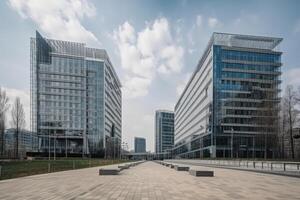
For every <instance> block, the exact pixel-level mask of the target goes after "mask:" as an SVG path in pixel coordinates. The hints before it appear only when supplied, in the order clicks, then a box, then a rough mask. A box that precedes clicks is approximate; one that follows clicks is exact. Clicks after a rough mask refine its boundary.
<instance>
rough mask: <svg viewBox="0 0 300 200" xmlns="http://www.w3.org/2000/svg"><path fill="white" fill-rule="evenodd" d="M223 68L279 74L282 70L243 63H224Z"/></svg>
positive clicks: (269, 66)
mask: <svg viewBox="0 0 300 200" xmlns="http://www.w3.org/2000/svg"><path fill="white" fill-rule="evenodd" d="M223 67H224V68H229V69H241V70H253V71H261V72H279V70H280V67H276V66H272V65H251V64H241V63H223Z"/></svg>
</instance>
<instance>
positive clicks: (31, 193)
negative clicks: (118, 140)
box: [0, 162, 300, 200]
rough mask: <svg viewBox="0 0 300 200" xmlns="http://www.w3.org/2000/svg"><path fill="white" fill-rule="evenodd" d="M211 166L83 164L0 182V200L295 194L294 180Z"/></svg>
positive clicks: (299, 184)
mask: <svg viewBox="0 0 300 200" xmlns="http://www.w3.org/2000/svg"><path fill="white" fill-rule="evenodd" d="M195 168H203V169H213V170H214V171H215V177H193V176H191V175H189V174H188V172H179V171H175V170H174V169H171V168H168V167H164V166H162V165H159V164H157V163H154V162H145V163H143V164H140V165H138V166H135V167H132V168H130V169H127V170H123V171H122V172H121V173H120V175H117V176H99V175H98V169H99V167H95V168H88V169H80V170H72V171H64V172H57V173H51V174H44V175H36V176H28V177H24V178H17V179H10V180H4V181H0V199H1V200H2V199H3V200H4V199H7V200H16V199H22V200H24V199H43V200H44V199H45V200H46V199H70V200H83V199H87V200H89V199H90V200H92V199H103V200H104V199H118V200H121V199H130V200H135V199H136V200H138V199H143V200H146V199H149V200H152V199H154V200H156V199H166V200H171V199H183V200H184V199H193V200H195V199H201V200H202V199H203V200H205V199H209V200H213V199H268V200H275V199H300V179H299V178H291V177H285V176H277V175H269V174H262V173H254V172H246V171H237V170H230V169H220V168H207V167H195Z"/></svg>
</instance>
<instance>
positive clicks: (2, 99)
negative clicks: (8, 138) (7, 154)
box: [0, 87, 9, 155]
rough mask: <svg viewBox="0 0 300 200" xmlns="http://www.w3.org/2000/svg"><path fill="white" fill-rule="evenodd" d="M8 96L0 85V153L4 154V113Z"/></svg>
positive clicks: (7, 106)
mask: <svg viewBox="0 0 300 200" xmlns="http://www.w3.org/2000/svg"><path fill="white" fill-rule="evenodd" d="M8 100H9V99H8V97H7V96H6V92H5V90H3V89H1V87H0V140H1V141H0V145H1V146H0V148H1V149H0V151H1V155H3V154H4V145H5V143H4V131H5V113H6V111H7V110H8V108H9V104H8Z"/></svg>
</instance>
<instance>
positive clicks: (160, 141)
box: [155, 110, 174, 153]
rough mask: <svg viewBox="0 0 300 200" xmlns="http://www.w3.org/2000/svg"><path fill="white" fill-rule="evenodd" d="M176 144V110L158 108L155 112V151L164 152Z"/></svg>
mask: <svg viewBox="0 0 300 200" xmlns="http://www.w3.org/2000/svg"><path fill="white" fill-rule="evenodd" d="M173 146H174V112H172V111H164V110H158V111H156V113H155V152H156V153H162V152H166V150H171V149H172V148H173Z"/></svg>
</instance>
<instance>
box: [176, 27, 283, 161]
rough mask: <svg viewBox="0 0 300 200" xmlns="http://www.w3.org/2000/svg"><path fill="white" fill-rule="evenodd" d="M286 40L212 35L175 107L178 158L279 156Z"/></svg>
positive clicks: (223, 34) (220, 34) (236, 35)
mask: <svg viewBox="0 0 300 200" xmlns="http://www.w3.org/2000/svg"><path fill="white" fill-rule="evenodd" d="M281 41H282V38H275V37H264V36H253V35H239V34H228V33H213V35H212V37H211V39H210V41H209V43H208V45H207V47H206V49H205V51H204V53H203V55H202V57H201V59H200V60H199V63H198V65H197V67H196V69H195V71H194V73H193V75H192V76H191V78H190V80H189V81H188V83H187V85H186V87H185V89H184V90H183V92H182V94H181V96H180V97H179V99H178V101H177V103H176V106H175V109H174V110H175V148H174V151H173V153H174V154H175V155H176V156H177V157H190V158H199V157H211V158H214V157H221V158H223V157H234V158H240V157H246V158H250V157H252V158H263V157H268V158H271V157H273V156H274V154H275V146H274V143H275V142H276V139H275V138H276V136H277V132H278V117H279V115H278V114H279V102H280V83H281V80H280V78H281V66H282V63H281V55H282V52H280V51H279V50H278V48H277V47H278V45H279V44H280V42H281Z"/></svg>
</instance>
